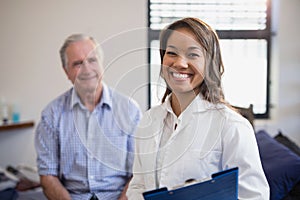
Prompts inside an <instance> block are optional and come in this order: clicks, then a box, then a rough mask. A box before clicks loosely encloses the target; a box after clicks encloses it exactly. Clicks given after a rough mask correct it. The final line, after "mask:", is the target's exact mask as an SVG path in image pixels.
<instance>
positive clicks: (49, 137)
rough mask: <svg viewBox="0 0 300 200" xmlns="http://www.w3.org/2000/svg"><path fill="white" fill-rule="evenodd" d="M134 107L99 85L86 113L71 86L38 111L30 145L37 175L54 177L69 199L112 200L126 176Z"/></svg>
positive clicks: (136, 115) (135, 119) (129, 172)
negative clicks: (96, 97) (96, 100)
mask: <svg viewBox="0 0 300 200" xmlns="http://www.w3.org/2000/svg"><path fill="white" fill-rule="evenodd" d="M140 117H141V112H140V110H139V108H138V106H137V104H136V103H135V102H134V101H132V100H130V99H129V98H127V97H125V96H123V95H121V94H119V93H117V92H116V91H114V90H113V89H111V88H109V87H108V86H106V85H105V84H103V92H102V97H101V100H100V102H99V104H97V105H96V107H95V109H94V110H93V111H92V112H90V111H89V110H88V109H87V108H86V107H85V106H84V105H83V104H82V103H81V101H80V98H79V97H78V96H77V94H76V92H75V90H74V89H73V88H72V89H70V90H69V91H67V92H65V93H64V94H63V95H61V96H59V97H58V98H56V99H55V100H54V101H52V102H51V103H50V104H49V105H48V106H47V107H46V108H45V109H44V110H43V112H42V115H41V120H40V122H39V124H38V126H37V129H36V136H35V137H36V138H35V147H36V151H37V155H38V157H37V166H38V170H39V174H40V175H53V176H58V177H59V179H60V180H61V182H62V184H63V185H64V186H65V188H66V189H67V190H68V191H69V192H70V195H71V197H72V199H74V200H76V199H88V198H90V196H91V195H92V193H95V194H96V195H97V197H98V198H99V199H110V200H111V199H117V198H118V197H119V195H120V194H121V192H122V190H123V188H124V186H125V184H126V183H127V182H128V180H129V178H130V177H131V175H132V162H133V153H134V142H133V140H134V138H133V133H134V131H135V128H136V126H137V124H138V122H139V120H140Z"/></svg>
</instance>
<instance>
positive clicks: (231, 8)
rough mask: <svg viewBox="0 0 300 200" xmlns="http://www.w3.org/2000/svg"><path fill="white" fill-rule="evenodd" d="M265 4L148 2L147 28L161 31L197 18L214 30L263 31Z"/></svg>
mask: <svg viewBox="0 0 300 200" xmlns="http://www.w3.org/2000/svg"><path fill="white" fill-rule="evenodd" d="M266 1H267V0H150V1H149V2H150V5H149V15H150V16H149V17H150V28H151V29H152V30H161V29H163V28H164V27H165V26H166V25H168V24H170V23H172V22H173V21H175V20H178V19H181V18H183V17H190V16H193V17H197V18H199V19H202V20H203V21H205V22H207V23H208V24H210V25H211V26H212V27H214V29H216V30H264V29H266V26H267V25H266V23H267V2H266Z"/></svg>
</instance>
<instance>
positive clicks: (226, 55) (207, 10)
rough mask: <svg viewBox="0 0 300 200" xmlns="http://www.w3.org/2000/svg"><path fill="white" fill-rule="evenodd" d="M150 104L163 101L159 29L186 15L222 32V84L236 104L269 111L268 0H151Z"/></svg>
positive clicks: (259, 113)
mask: <svg viewBox="0 0 300 200" xmlns="http://www.w3.org/2000/svg"><path fill="white" fill-rule="evenodd" d="M148 7H149V12H148V19H149V24H148V25H149V46H150V50H149V62H150V67H149V72H150V73H149V74H150V87H149V93H150V94H149V96H150V98H149V105H150V106H153V105H156V104H158V103H159V102H160V100H161V98H162V95H163V93H164V90H165V89H164V87H165V85H164V82H163V81H162V80H161V79H160V78H159V72H160V58H159V34H160V31H161V29H163V28H164V27H165V26H166V25H168V24H170V23H172V22H173V21H175V20H178V19H181V18H183V17H197V18H200V19H202V20H204V21H205V22H207V23H208V24H210V25H211V26H212V27H213V28H214V29H215V30H216V31H217V33H218V35H219V37H220V45H221V52H222V57H223V62H224V66H225V73H224V75H223V82H222V84H223V89H224V93H225V98H226V100H228V101H229V103H231V104H232V105H235V106H239V107H248V106H249V105H250V104H253V110H254V113H255V117H256V118H268V117H269V106H270V103H269V74H270V72H269V68H270V67H269V66H270V47H271V43H270V41H271V40H270V37H271V28H270V2H269V1H268V0H149V1H148Z"/></svg>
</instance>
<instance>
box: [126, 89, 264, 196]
mask: <svg viewBox="0 0 300 200" xmlns="http://www.w3.org/2000/svg"><path fill="white" fill-rule="evenodd" d="M174 116H175V114H174V113H173V111H172V108H171V106H170V101H169V99H167V101H166V102H165V103H163V104H162V105H159V106H157V107H154V108H152V109H150V110H148V111H147V112H146V113H145V114H144V116H143V119H142V121H141V123H140V125H139V127H138V130H137V133H136V149H135V160H134V166H133V178H132V180H131V182H130V184H129V188H128V191H127V196H128V198H129V200H131V199H132V200H138V199H143V197H142V193H143V192H145V191H148V190H152V189H155V188H156V187H157V186H158V187H159V188H160V187H168V188H169V189H170V188H173V187H176V186H178V185H182V184H184V182H185V181H186V180H188V179H196V180H201V179H205V178H208V177H210V176H211V174H213V173H216V172H218V171H221V170H225V169H229V168H232V167H238V168H239V187H238V190H239V195H238V197H239V199H261V200H268V199H269V186H268V183H267V180H266V177H265V175H264V172H263V169H262V165H261V161H260V158H259V152H258V147H257V143H256V139H255V135H254V131H253V128H252V126H251V125H250V123H249V122H248V121H247V120H246V119H245V118H243V117H242V116H240V115H239V114H238V113H236V112H235V111H233V110H231V109H229V108H228V107H227V106H225V105H221V104H220V105H214V104H211V103H209V102H207V101H205V100H203V99H202V98H201V97H200V96H199V95H198V96H197V97H196V98H195V99H194V100H193V102H192V103H191V104H190V105H189V106H188V107H187V108H186V109H185V110H184V112H182V113H181V115H180V116H179V117H178V118H176V116H175V117H174ZM175 127H176V128H175ZM163 133H164V134H167V135H168V136H167V137H166V138H167V139H166V140H165V142H164V144H163V145H160V143H161V138H162V134H163ZM160 146H161V148H159V147H160ZM158 150H159V151H158ZM157 184H158V185H157Z"/></svg>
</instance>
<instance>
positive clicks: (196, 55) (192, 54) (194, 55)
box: [189, 53, 199, 58]
mask: <svg viewBox="0 0 300 200" xmlns="http://www.w3.org/2000/svg"><path fill="white" fill-rule="evenodd" d="M189 57H192V58H194V57H199V54H197V53H190V54H189Z"/></svg>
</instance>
